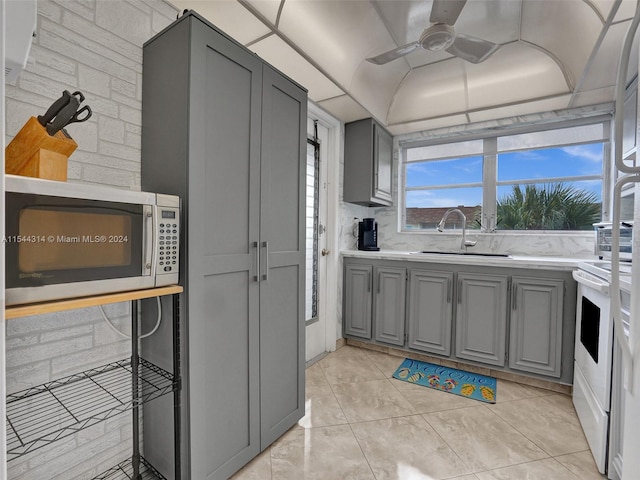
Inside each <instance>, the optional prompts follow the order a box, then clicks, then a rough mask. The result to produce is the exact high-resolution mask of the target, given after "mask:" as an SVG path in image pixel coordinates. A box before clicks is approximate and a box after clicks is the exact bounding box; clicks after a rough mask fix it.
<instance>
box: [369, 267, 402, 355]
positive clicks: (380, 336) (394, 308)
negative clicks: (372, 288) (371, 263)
mask: <svg viewBox="0 0 640 480" xmlns="http://www.w3.org/2000/svg"><path fill="white" fill-rule="evenodd" d="M373 271H374V278H375V283H376V294H375V308H374V310H373V312H374V332H375V339H376V340H377V341H379V342H384V343H390V344H392V345H404V340H405V338H404V324H405V305H406V290H407V270H406V268H399V267H398V268H396V267H375V268H374V270H373Z"/></svg>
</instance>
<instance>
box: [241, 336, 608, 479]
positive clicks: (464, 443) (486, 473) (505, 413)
mask: <svg viewBox="0 0 640 480" xmlns="http://www.w3.org/2000/svg"><path fill="white" fill-rule="evenodd" d="M401 361H402V357H397V356H392V355H388V354H385V353H378V352H374V351H370V350H365V349H361V348H358V347H353V346H344V347H342V348H340V349H339V350H337V351H336V352H334V353H332V354H330V355H328V356H327V357H325V358H323V359H322V360H320V361H319V362H317V363H316V364H314V365H312V366H311V367H309V368H308V369H307V388H306V415H305V416H304V418H302V419H301V420H300V421H299V422H298V425H296V426H295V427H293V428H292V429H291V430H289V431H288V432H287V433H286V434H284V435H283V436H282V437H281V438H280V439H278V440H277V441H276V442H275V443H274V444H273V445H272V446H271V447H270V448H268V449H267V450H265V451H264V452H263V453H262V454H260V455H259V456H258V457H257V458H256V459H254V460H253V461H252V462H251V463H250V464H249V465H247V466H246V467H245V468H244V469H243V470H241V471H240V472H238V473H237V474H236V475H235V476H234V477H233V480H253V479H255V480H269V479H273V480H302V479H304V480H310V479H322V480H334V479H335V480H342V479H350V480H383V479H384V480H387V479H389V480H391V479H398V480H435V479H454V480H591V479H593V480H603V479H604V477H603V476H601V475H600V474H599V473H598V471H597V469H596V467H595V464H594V462H593V459H592V457H591V453H590V452H589V448H588V446H587V443H586V440H585V438H584V435H583V433H582V430H581V428H580V424H579V423H578V419H577V417H576V414H575V411H574V409H573V404H572V402H571V397H569V396H567V395H564V394H558V393H554V392H551V391H548V390H543V389H539V388H535V387H530V386H524V385H520V384H517V383H513V382H508V381H505V380H498V389H497V403H496V404H494V405H490V404H486V403H482V402H479V401H477V400H471V399H468V398H463V397H460V396H456V395H452V394H449V393H444V392H439V391H436V390H432V389H429V388H425V387H421V386H418V385H412V384H409V383H405V382H400V381H399V380H395V379H393V378H391V375H392V374H393V372H394V371H395V370H396V368H397V367H398V365H400V363H401Z"/></svg>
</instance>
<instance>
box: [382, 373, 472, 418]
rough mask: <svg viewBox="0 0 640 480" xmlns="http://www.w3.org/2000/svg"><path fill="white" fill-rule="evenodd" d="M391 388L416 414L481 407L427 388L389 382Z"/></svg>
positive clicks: (470, 401) (458, 397)
mask: <svg viewBox="0 0 640 480" xmlns="http://www.w3.org/2000/svg"><path fill="white" fill-rule="evenodd" d="M391 383H392V384H393V386H394V387H395V388H396V389H397V390H398V391H399V392H400V393H401V394H402V395H403V396H404V398H406V399H407V400H408V401H409V403H410V404H411V405H413V407H414V408H415V409H416V410H417V411H418V413H431V412H441V411H444V410H453V409H456V408H465V407H477V406H479V405H482V403H481V402H480V401H478V400H473V399H471V398H466V397H461V396H460V395H454V394H453V393H447V392H441V391H439V390H435V389H433V388H429V387H423V386H421V385H415V384H413V383H408V382H403V381H401V380H396V379H393V380H391Z"/></svg>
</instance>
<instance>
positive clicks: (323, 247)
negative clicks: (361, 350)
mask: <svg viewBox="0 0 640 480" xmlns="http://www.w3.org/2000/svg"><path fill="white" fill-rule="evenodd" d="M307 132H308V137H309V140H308V142H307V211H306V217H307V229H306V232H307V257H306V258H307V262H306V263H307V268H306V308H305V312H306V316H305V320H306V329H305V330H306V360H307V361H309V360H313V359H314V358H316V357H318V356H320V355H322V354H324V353H325V352H326V351H328V350H329V348H328V347H327V344H326V339H327V311H326V310H327V308H326V282H327V268H326V266H327V262H326V259H327V256H328V255H329V254H331V252H330V251H329V250H328V248H327V238H328V235H327V164H328V162H327V148H326V145H327V144H328V130H327V128H325V127H323V126H322V125H319V124H318V123H317V122H314V121H313V120H309V122H308V128H307Z"/></svg>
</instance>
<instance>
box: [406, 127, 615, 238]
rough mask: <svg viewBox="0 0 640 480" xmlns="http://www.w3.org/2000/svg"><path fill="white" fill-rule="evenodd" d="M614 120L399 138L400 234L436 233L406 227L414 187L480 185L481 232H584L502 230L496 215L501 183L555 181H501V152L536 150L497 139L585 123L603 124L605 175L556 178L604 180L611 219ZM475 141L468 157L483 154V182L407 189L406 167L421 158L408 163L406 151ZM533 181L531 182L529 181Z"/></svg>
mask: <svg viewBox="0 0 640 480" xmlns="http://www.w3.org/2000/svg"><path fill="white" fill-rule="evenodd" d="M612 123H613V119H612V116H611V115H597V116H593V117H585V118H577V119H571V120H562V121H556V122H549V123H544V124H538V125H527V126H522V125H516V126H506V127H504V128H501V129H500V130H497V129H489V130H483V131H481V132H470V133H463V134H449V135H447V134H443V135H441V136H437V135H434V137H433V138H431V139H429V140H412V139H407V140H400V141H399V142H398V182H397V184H398V202H397V205H398V220H399V225H398V231H399V232H400V233H412V234H415V233H418V234H429V235H433V234H436V233H437V232H433V231H431V230H423V229H407V228H406V215H407V207H406V199H407V191H415V190H438V189H445V188H452V187H467V186H470V187H478V186H479V187H481V188H482V205H481V208H482V227H481V229H480V230H479V232H480V233H490V234H500V235H510V234H511V235H513V234H519V235H522V234H540V233H541V232H545V233H558V234H563V235H571V234H584V233H585V231H580V230H499V229H497V228H496V218H497V200H498V197H497V192H498V187H499V186H505V185H515V184H520V185H524V184H529V183H549V182H553V181H554V178H553V177H545V178H542V179H526V180H524V179H523V180H517V181H516V180H502V181H498V176H497V173H498V172H497V168H498V155H499V153H508V152H513V151H524V150H534V149H535V148H527V149H510V150H505V151H504V152H498V138H499V137H504V136H511V135H518V134H527V133H536V132H544V131H550V130H561V129H564V128H571V127H580V126H585V125H602V140H600V141H601V142H602V144H603V159H602V175H583V176H576V177H569V176H567V177H557V179H560V178H561V180H562V181H572V180H573V181H580V180H601V181H602V190H601V198H602V219H607V218H609V216H610V215H609V211H610V205H611V198H610V191H611V187H610V184H611V168H612V167H611V165H612V158H611V155H612V145H611V143H612V141H613V140H612V132H611V128H612ZM473 140H482V142H483V145H482V147H483V148H482V152H481V153H472V154H469V155H466V156H478V155H481V156H482V158H483V162H482V182H481V184H478V183H477V182H476V183H469V184H449V185H438V186H435V187H431V188H420V187H410V189H409V190H407V187H406V169H407V165H408V164H412V163H417V162H419V161H416V160H414V161H410V162H407V161H406V158H407V151H408V150H409V149H411V148H419V147H430V146H435V145H446V144H453V143H461V142H467V141H473ZM591 143H594V142H584V141H582V142H574V143H567V144H562V145H549V146H548V147H544V146H540V147H536V148H540V149H543V148H552V147H553V146H562V147H568V146H576V145H584V144H591ZM463 157H465V155H457V156H455V157H442V159H446V158H463ZM437 160H438V159H433V161H437ZM529 180H531V181H529Z"/></svg>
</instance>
